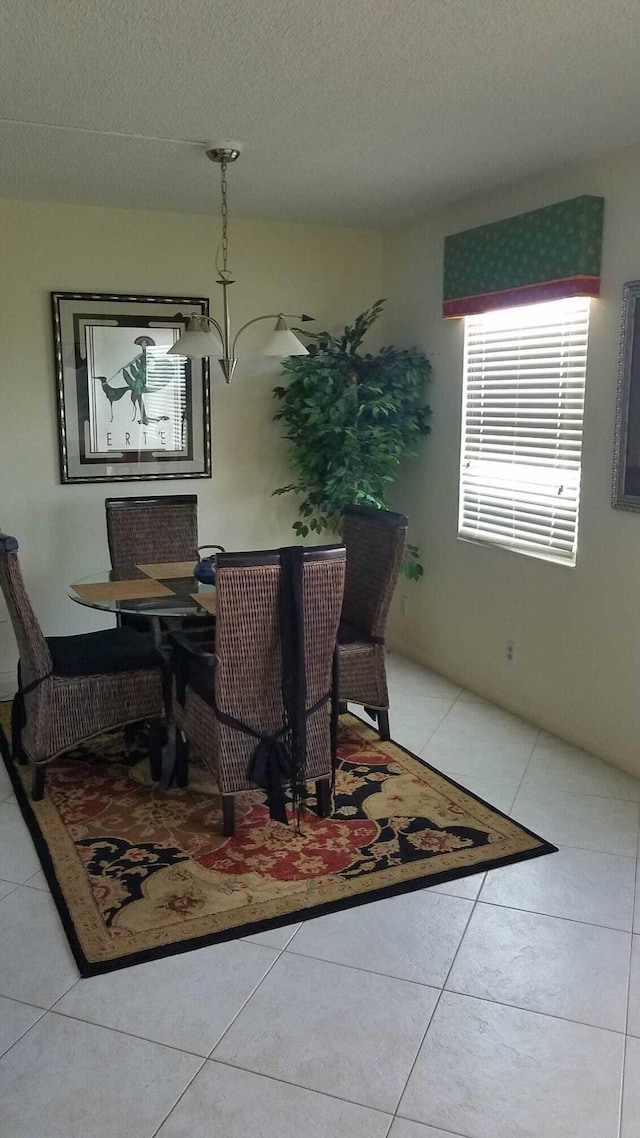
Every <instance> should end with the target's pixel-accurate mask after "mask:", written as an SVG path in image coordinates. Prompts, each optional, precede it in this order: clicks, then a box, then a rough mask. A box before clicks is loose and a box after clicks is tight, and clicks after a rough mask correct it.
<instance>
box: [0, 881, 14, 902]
mask: <svg viewBox="0 0 640 1138" xmlns="http://www.w3.org/2000/svg"><path fill="white" fill-rule="evenodd" d="M16 888H17V886H16V883H15V881H0V901H1V900H2V898H3V897H6V896H7V893H13V890H14V889H16Z"/></svg>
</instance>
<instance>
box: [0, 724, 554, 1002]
mask: <svg viewBox="0 0 640 1138" xmlns="http://www.w3.org/2000/svg"><path fill="white" fill-rule="evenodd" d="M347 715H348V716H350V717H351V718H352V719H355V720H356V722H357V723H361V724H362V725H363V726H364V727H367V728H369V730H370V731H372V732H373V733H374V734H375V728H374V727H372V726H371V724H369V723H367V722H366V720H364V719H361V718H360V716H359V715H354V714H353V712H347ZM341 718H342V717H341ZM390 742H391V743H392V744H393V746H394V747H398V748H399V750H401V751H404V753H405V754H406V755H409V757H410V758H412V759H415V760H416V761H417V762H419V763H421V764H422V766H424V767H427V769H428V770H431V771H433V772H434V774H437V775H439V776H440V777H441V778H444V779H445V780H446V781H447V782H449V783H451V785H452V786H455V787H456V788H457V789H458V790H462V791H463V792H464V793H465V794H468V795H469V796H470V797H471V798H473V799H475V801H476V802H480V803H481V804H482V805H483V806H486V807H487V808H488V809H489V810H492V811H493V812H494V813H495V814H497V815H499V817H501V818H505V819H507V821H509V822H512V823H514V824H515V825H516V826H518V827H519V828H520V829H521V830H522V831H523V832H524V833H525V834H528V835H529V837H531V838H535V840H536V841H537V842H540V843H541V844H540V846H539V847H538V848H537V849H531V850H522V851H521V852H520V853H516V854H509V855H508V856H506V857H502V858H498V859H497V860H495V861H492V862H491V865H490V867H489V868H490V869H501V868H503V867H504V866H507V865H515V864H517V863H519V862H522V861H530V860H531V859H532V858H535V857H544V856H546V855H547V854H551V853H557V852H558V847H557V846H554V845H552V843H551V842H547V841H546V840H545V839H544V838H541V837H540V835H539V834H536V833H534V832H533V830H529V829H528V827H527V826H523V825H522V824H521V823H520V822H518V820H517V819H516V818H511V817H509V815H508V814H505V813H504V812H503V811H502V810H498V808H497V807H496V806H492V804H491V803H490V802H486V801H485V799H484V798H480V796H479V795H478V794H474V793H473V791H472V790H468V789H467V787H466V786H463V785H462V783H459V782H456V781H455V779H452V778H450V777H449V775H447V774H444V772H443V771H441V770H438V768H437V767H434V766H432V765H431V763H427V762H426V761H425V760H424V759H422V758H420V756H419V755H414V753H413V751H410V750H409V749H408V748H407V747H403V746H402V744H401V743H396V741H395V739H391V740H390ZM0 754H1V755H2V758H3V760H4V764H5V767H6V769H7V773H8V775H9V778H10V780H11V784H12V786H13V789H14V791H15V795H16V798H17V800H18V805H19V807H20V810H21V812H22V817H23V818H24V820H25V822H26V824H27V826H28V828H29V833H30V834H31V838H32V840H33V843H34V845H35V847H36V852H37V854H38V857H39V859H40V864H41V866H42V869H43V872H44V875H45V877H46V879H47V883H48V885H49V888H50V889H51V895H52V897H53V900H54V903H55V906H56V908H57V910H58V915H59V917H60V920H61V922H62V927H63V929H64V932H65V936H66V938H67V941H68V942H69V947H70V949H71V952H72V954H73V957H74V960H75V962H76V965H77V966H78V971H79V973H80V979H82V980H86V979H88V978H90V977H91V976H103V975H104V974H105V973H107V972H117V971H118V970H119V969H120V968H132V967H134V965H136V964H147V963H149V962H150V961H152V960H162V959H164V958H165V957H167V956H179V955H180V954H181V953H183V952H193V951H194V950H195V949H198V948H208V947H209V946H210V945H214V944H223V943H225V942H227V941H231V940H242V939H244V938H245V937H249V936H256V935H258V934H259V933H264V932H271V931H272V930H273V929H280V928H284V926H285V925H291V924H295V923H296V922H298V921H310V920H313V919H314V918H315V917H324V916H327V915H328V914H329V913H338V912H341V911H342V910H344V909H356V908H358V907H359V906H360V905H367V904H369V903H370V902H372V901H382V900H384V898H385V897H398V896H400V895H401V894H403V893H414V892H417V891H418V890H419V889H429V888H431V887H432V886H433V885H443V884H444V883H445V882H447V881H457V880H459V879H460V878H463V877H473V876H475V875H476V874H478V873H486V872H488V867H487V865H486V863H485V864H484V865H475V866H471V867H470V868H467V869H465V871H464V872H460V870H457V869H447V870H443V871H442V872H441V873H434V874H431V875H430V876H429V878H428V881H425V879H424V878H421V877H419V878H416V879H413V880H411V881H400V882H398V883H397V884H395V885H384V886H381V887H380V888H379V889H371V890H368V891H367V892H366V893H361V894H358V895H357V896H354V897H344V898H340V899H339V900H337V901H325V902H323V903H322V904H321V905H313V906H312V907H310V908H306V909H296V910H294V911H292V912H290V913H286V914H284V915H283V916H280V917H270V918H268V919H265V920H262V921H252V922H251V923H249V924H245V925H242V926H236V927H235V928H233V929H223V930H221V931H219V932H214V933H206V934H205V935H204V936H199V937H191V938H190V939H188V940H183V941H180V942H179V943H177V942H174V943H172V944H167V945H159V946H158V947H157V948H147V949H144V950H142V951H140V952H131V953H127V954H126V955H123V956H118V957H115V958H114V959H112V960H106V961H91V960H89V959H88V958H87V956H86V955H85V952H84V950H83V948H82V945H81V943H80V940H79V938H78V935H77V933H76V930H75V925H74V923H73V918H72V916H71V912H70V909H69V907H68V905H67V903H66V901H65V899H64V895H63V892H62V889H61V888H60V885H59V883H58V879H57V876H56V872H55V867H54V864H53V859H52V857H51V854H50V852H49V846H48V845H47V842H46V839H45V837H44V834H43V833H42V830H41V829H40V825H39V823H38V820H37V818H36V815H35V813H34V811H33V809H32V807H31V803H30V801H29V796H28V794H27V792H26V791H25V789H24V786H23V785H22V781H21V779H20V776H19V774H18V772H17V770H16V768H15V764H14V762H13V759H12V757H11V749H10V747H9V743H8V740H7V737H6V735H5V733H4V731H3V729H2V727H1V726H0ZM265 947H268V946H265Z"/></svg>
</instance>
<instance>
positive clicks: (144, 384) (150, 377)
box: [51, 292, 211, 482]
mask: <svg viewBox="0 0 640 1138" xmlns="http://www.w3.org/2000/svg"><path fill="white" fill-rule="evenodd" d="M51 307H52V315H53V345H54V357H55V374H56V392H57V403H58V427H59V442H60V477H61V479H62V482H134V481H143V480H144V481H156V480H158V479H161V478H210V477H211V423H210V408H209V365H208V361H207V360H191V359H186V358H185V357H184V356H173V355H168V354H167V352H168V349H169V348H170V347H171V346H172V344H175V342H176V340H177V339H178V337H179V336H180V335H181V334H182V332H183V331H184V329H185V326H186V323H187V321H188V319H189V316H190V315H192V314H193V313H196V314H198V313H204V314H206V315H208V313H209V301H208V300H206V299H204V298H201V297H193V296H124V295H119V294H103V293H83V292H54V293H52V294H51Z"/></svg>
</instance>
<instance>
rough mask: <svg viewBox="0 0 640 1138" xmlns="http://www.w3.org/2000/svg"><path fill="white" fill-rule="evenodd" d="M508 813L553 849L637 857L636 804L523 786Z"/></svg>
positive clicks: (546, 788) (637, 811)
mask: <svg viewBox="0 0 640 1138" xmlns="http://www.w3.org/2000/svg"><path fill="white" fill-rule="evenodd" d="M510 813H511V815H512V817H513V818H515V819H516V820H517V821H518V822H521V823H522V825H523V826H528V827H529V829H530V830H534V831H535V832H536V833H538V834H541V835H542V836H543V837H544V838H546V839H547V840H548V841H550V842H553V844H554V845H559V846H579V847H581V848H582V849H586V850H599V851H600V852H601V853H615V854H624V855H625V856H627V857H635V856H636V848H637V844H638V817H639V813H640V811H639V808H638V804H637V803H636V802H620V801H618V800H617V799H613V798H597V797H595V796H593V795H588V794H571V793H569V792H568V791H564V790H550V789H549V788H548V787H533V786H526V787H525V786H522V787H521V788H520V790H519V791H518V793H517V795H516V798H515V801H514V803H513V806H512V808H511V811H510Z"/></svg>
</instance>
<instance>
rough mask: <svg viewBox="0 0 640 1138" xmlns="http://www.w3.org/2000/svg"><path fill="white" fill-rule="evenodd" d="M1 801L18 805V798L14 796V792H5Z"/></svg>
mask: <svg viewBox="0 0 640 1138" xmlns="http://www.w3.org/2000/svg"><path fill="white" fill-rule="evenodd" d="M2 801H3V802H6V803H7V804H8V805H9V806H17V805H18V799H17V798H16V796H15V794H13V793H11V794H7V795H6V797H5V798H3V799H2Z"/></svg>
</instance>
